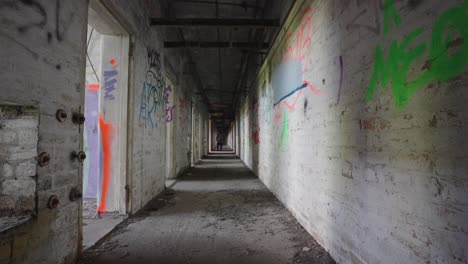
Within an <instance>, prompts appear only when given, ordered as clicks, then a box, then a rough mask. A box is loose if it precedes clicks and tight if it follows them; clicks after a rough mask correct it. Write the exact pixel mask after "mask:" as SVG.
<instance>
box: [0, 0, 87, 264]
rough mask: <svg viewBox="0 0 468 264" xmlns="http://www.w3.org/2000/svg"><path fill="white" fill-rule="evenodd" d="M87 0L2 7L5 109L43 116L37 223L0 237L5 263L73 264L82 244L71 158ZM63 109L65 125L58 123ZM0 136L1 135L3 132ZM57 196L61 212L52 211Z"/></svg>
mask: <svg viewBox="0 0 468 264" xmlns="http://www.w3.org/2000/svg"><path fill="white" fill-rule="evenodd" d="M87 9H88V7H87V4H86V1H72V0H60V1H58V0H57V1H55V0H54V1H49V0H47V1H39V0H34V1H8V3H6V2H5V1H3V2H2V3H1V4H0V17H1V18H2V27H1V29H0V57H1V58H2V59H1V60H0V69H1V70H0V81H1V83H2V85H1V88H0V102H2V103H7V104H15V105H22V106H33V107H35V108H37V109H38V115H39V125H38V130H37V132H38V142H37V143H38V144H37V153H42V152H47V153H48V154H49V155H50V161H49V163H48V165H46V166H37V167H36V168H35V169H34V170H33V172H32V174H33V175H37V177H36V180H37V185H36V191H37V198H38V200H37V216H35V217H34V218H33V219H32V220H31V221H30V222H28V223H27V224H24V225H22V226H19V227H16V228H14V229H10V230H8V231H6V232H2V233H1V234H0V252H1V253H0V262H1V263H72V262H73V261H74V259H75V258H76V257H77V254H78V252H79V251H78V248H79V244H80V243H79V241H80V201H76V202H72V201H70V200H69V199H68V197H69V194H70V191H71V189H72V188H74V187H77V188H79V189H81V179H80V176H79V175H80V170H79V168H80V165H79V164H78V163H77V162H73V161H71V160H70V153H71V152H72V151H77V150H79V149H80V148H81V146H80V145H81V144H80V142H81V133H80V131H81V130H82V127H80V126H78V125H75V124H73V123H72V121H71V116H72V113H76V112H80V108H81V109H83V108H82V106H83V104H82V103H83V102H84V93H83V91H84V87H85V82H84V80H85V72H84V70H85V56H84V55H85V52H86V27H87V21H86V18H87ZM58 109H63V110H64V111H65V112H66V113H67V115H68V118H67V120H66V121H65V122H62V123H61V122H58V121H57V118H56V112H57V110H58ZM0 133H2V132H1V130H0ZM52 195H56V196H57V197H58V200H59V207H58V208H57V209H53V210H52V209H49V208H47V204H48V201H49V199H50V197H51V196H52Z"/></svg>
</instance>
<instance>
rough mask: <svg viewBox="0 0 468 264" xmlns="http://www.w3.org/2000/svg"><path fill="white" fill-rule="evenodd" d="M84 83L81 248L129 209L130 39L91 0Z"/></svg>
mask: <svg viewBox="0 0 468 264" xmlns="http://www.w3.org/2000/svg"><path fill="white" fill-rule="evenodd" d="M86 45H87V54H86V82H85V87H84V89H85V104H84V105H85V107H84V112H85V118H86V120H85V126H84V130H83V149H84V151H85V153H86V155H87V159H86V160H85V162H84V164H83V247H84V248H88V247H90V246H92V245H94V243H96V242H97V241H98V240H99V239H100V238H102V237H103V236H104V235H106V234H107V233H108V232H109V231H110V230H112V229H113V228H114V227H115V226H116V225H117V224H118V223H120V222H121V221H123V219H124V218H125V214H126V211H127V204H126V201H127V197H126V196H127V195H128V194H127V193H126V188H125V187H126V182H127V175H126V168H127V162H126V161H127V105H128V104H127V102H128V83H129V82H128V73H129V49H130V47H129V46H130V37H129V34H128V33H127V31H126V30H125V29H124V28H123V27H122V26H121V25H120V24H119V23H118V22H117V20H116V19H115V18H114V17H113V16H112V15H111V13H110V12H109V11H108V10H107V9H106V8H105V7H104V6H103V5H102V4H101V3H100V2H99V1H98V0H91V1H90V3H89V10H88V33H87V43H86Z"/></svg>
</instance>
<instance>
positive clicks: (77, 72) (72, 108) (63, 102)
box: [0, 0, 196, 263]
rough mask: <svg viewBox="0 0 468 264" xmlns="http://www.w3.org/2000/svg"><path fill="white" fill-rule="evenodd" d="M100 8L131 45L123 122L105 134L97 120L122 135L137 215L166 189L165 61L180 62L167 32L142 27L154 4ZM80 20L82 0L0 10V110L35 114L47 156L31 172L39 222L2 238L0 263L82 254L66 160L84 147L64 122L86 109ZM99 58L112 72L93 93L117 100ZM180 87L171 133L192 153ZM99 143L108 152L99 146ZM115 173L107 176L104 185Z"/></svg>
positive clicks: (41, 1)
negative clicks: (52, 205)
mask: <svg viewBox="0 0 468 264" xmlns="http://www.w3.org/2000/svg"><path fill="white" fill-rule="evenodd" d="M89 2H90V3H91V4H93V3H95V1H89ZM101 2H102V3H103V4H104V6H105V7H106V8H107V9H109V11H110V12H111V13H112V14H113V15H114V16H115V18H116V19H117V20H118V22H119V23H120V24H121V25H122V27H124V28H125V30H126V31H128V33H129V34H130V35H131V36H132V38H133V40H134V46H133V49H132V53H133V56H132V57H131V65H130V81H129V95H128V96H129V100H128V102H129V104H130V107H129V109H128V126H127V125H123V126H122V127H112V129H111V127H110V126H111V124H110V122H111V121H112V120H111V119H109V120H106V119H104V118H103V119H100V120H99V119H98V121H100V122H101V123H100V130H101V135H104V134H106V133H107V135H112V132H115V131H119V132H118V133H122V134H125V133H126V132H128V133H129V139H128V141H127V142H128V146H127V147H128V148H127V149H128V155H127V156H125V155H122V156H119V157H117V158H118V159H120V160H121V161H122V159H123V160H125V159H126V160H127V168H126V171H125V168H124V169H123V171H122V170H121V171H120V173H123V174H126V175H127V176H128V178H127V182H126V183H125V184H123V185H121V187H122V189H121V190H120V191H121V192H122V193H125V189H128V190H129V191H130V192H129V193H127V197H128V198H129V199H128V201H127V202H128V206H129V207H128V208H127V211H129V212H132V213H134V212H136V211H137V210H138V209H140V208H141V207H142V206H143V205H145V204H146V203H147V202H148V201H149V200H151V199H152V198H153V197H155V196H156V195H157V194H159V193H160V192H161V191H162V190H163V189H164V185H165V173H166V169H165V165H166V162H165V122H166V121H165V119H166V111H165V101H164V97H163V89H164V78H163V76H164V71H165V69H164V66H163V65H164V64H163V63H162V62H163V61H164V60H165V59H167V60H173V61H176V62H177V63H173V64H174V65H179V62H184V60H185V59H184V58H183V56H182V55H181V54H178V53H175V54H164V51H163V49H162V48H161V41H162V40H163V39H164V38H163V35H164V32H162V31H159V30H156V29H151V28H150V26H149V25H148V18H149V16H150V14H149V13H147V12H161V9H160V7H159V6H158V5H159V3H158V2H145V1H143V2H142V1H123V0H118V1H107V0H103V1H101ZM87 14H88V1H71V0H53V1H52V0H51V1H49V0H47V1H46V0H32V1H9V2H8V3H6V4H3V3H2V4H0V16H1V17H2V21H3V22H4V23H3V24H4V25H3V27H2V29H1V30H0V40H1V41H0V56H1V58H2V60H1V62H0V68H1V71H0V80H1V82H2V87H1V88H0V89H1V92H0V104H2V105H3V104H8V105H11V104H16V105H23V106H31V107H35V108H37V109H38V115H39V126H38V146H37V152H38V153H41V152H47V153H48V154H49V155H50V157H51V159H50V162H49V164H48V165H47V166H43V167H39V166H38V167H37V169H36V173H37V186H36V190H37V196H38V206H37V207H38V214H37V216H35V217H34V218H33V219H32V220H31V221H30V222H28V223H27V224H25V225H23V226H21V227H17V228H14V229H11V230H8V231H7V232H2V233H1V234H0V262H2V263H3V262H7V263H74V262H75V260H76V258H77V256H78V254H79V253H80V252H81V206H80V205H81V200H78V201H70V199H69V195H70V191H71V190H72V188H77V189H78V190H80V191H82V190H83V188H82V176H83V171H82V169H81V165H80V164H78V163H77V162H73V161H71V160H70V154H71V152H72V151H77V150H80V149H81V148H82V139H83V133H84V132H85V131H84V130H83V126H78V125H75V124H73V123H72V122H71V116H72V113H76V112H82V111H83V107H84V104H85V90H84V89H85V87H86V86H85V85H86V84H85V69H86V42H87V38H86V35H87V34H86V33H87V22H88V21H87ZM151 15H154V14H151ZM115 59H116V61H114V62H116V63H119V59H118V58H115ZM105 62H106V63H108V64H107V65H102V70H103V71H104V72H103V74H106V73H105V72H106V71H109V72H108V75H107V77H108V78H107V79H106V78H105V77H104V78H102V80H101V81H102V83H101V84H100V85H101V87H100V88H101V89H105V91H104V93H102V94H103V98H101V100H102V101H105V100H108V101H109V102H110V101H113V100H115V101H117V100H118V98H120V97H118V96H117V95H118V93H119V91H117V90H116V89H114V86H113V85H112V83H113V77H114V72H113V70H114V68H113V63H112V61H111V60H105ZM180 65H182V64H180ZM106 67H108V68H106ZM177 81H178V82H180V86H181V87H182V88H181V89H180V90H181V91H182V90H185V91H186V92H185V94H183V97H182V99H183V100H184V101H183V102H186V103H183V104H180V106H181V108H182V111H183V112H184V113H185V114H184V115H181V119H180V120H179V121H178V122H180V124H178V127H188V128H189V129H186V130H184V131H188V132H187V133H188V134H187V135H178V136H180V137H181V138H182V139H179V138H176V140H175V141H176V142H184V143H182V144H184V145H185V146H188V148H189V147H190V144H188V143H187V144H185V142H186V141H187V140H188V139H189V138H190V133H191V132H190V131H191V129H190V128H191V112H190V102H191V96H192V92H191V91H194V90H196V89H189V88H188V87H190V86H189V85H187V81H186V80H183V79H182V78H181V79H180V81H179V80H177ZM106 82H108V83H107V84H106ZM108 106H109V107H111V105H108ZM108 106H104V108H105V109H108V108H107V107H108ZM58 109H63V110H65V112H66V113H67V114H68V119H67V120H66V121H65V122H63V123H61V122H58V121H57V118H56V111H57V110H58ZM105 109H101V111H103V112H104V110H105ZM127 127H128V129H127ZM106 131H107V132H106ZM0 132H1V131H0ZM102 145H103V148H105V146H104V145H105V143H104V142H102ZM112 146H113V145H110V146H109V148H108V150H109V149H110V148H112ZM119 148H120V147H119ZM103 151H105V149H103ZM184 152H185V153H184V157H185V160H184V162H185V163H183V162H182V160H181V162H180V163H179V164H180V165H181V166H189V165H190V163H189V158H187V152H188V151H186V150H184ZM103 162H104V163H105V162H106V161H103ZM114 175H115V174H114V173H113V172H112V171H110V172H109V178H110V179H112V177H113V176H114ZM125 187H128V188H125ZM52 195H56V196H57V197H58V199H59V202H60V203H59V206H58V208H56V209H48V208H47V204H48V201H49V199H50V197H51V196H52ZM108 202H110V201H109V200H108Z"/></svg>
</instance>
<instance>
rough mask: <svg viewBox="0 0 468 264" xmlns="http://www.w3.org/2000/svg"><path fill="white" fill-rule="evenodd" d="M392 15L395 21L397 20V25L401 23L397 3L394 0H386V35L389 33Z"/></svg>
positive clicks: (384, 26) (384, 23)
mask: <svg viewBox="0 0 468 264" xmlns="http://www.w3.org/2000/svg"><path fill="white" fill-rule="evenodd" d="M390 17H391V18H393V21H394V22H395V25H396V26H397V27H399V26H400V25H401V17H400V15H399V14H398V11H397V9H396V7H395V4H394V3H393V1H392V0H386V1H385V5H384V21H383V32H384V36H386V35H387V34H388V28H389V23H390V22H389V19H390Z"/></svg>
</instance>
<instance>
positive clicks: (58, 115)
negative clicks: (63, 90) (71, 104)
mask: <svg viewBox="0 0 468 264" xmlns="http://www.w3.org/2000/svg"><path fill="white" fill-rule="evenodd" d="M67 116H68V115H67V113H66V112H65V110H62V109H59V110H57V113H56V114H55V117H56V118H57V120H58V121H59V122H64V121H65V120H67Z"/></svg>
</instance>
